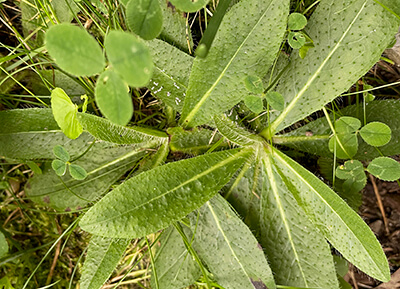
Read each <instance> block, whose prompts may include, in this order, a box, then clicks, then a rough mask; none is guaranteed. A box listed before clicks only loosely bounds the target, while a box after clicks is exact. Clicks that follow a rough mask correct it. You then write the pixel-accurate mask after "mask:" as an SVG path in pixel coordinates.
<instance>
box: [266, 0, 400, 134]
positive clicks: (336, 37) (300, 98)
mask: <svg viewBox="0 0 400 289" xmlns="http://www.w3.org/2000/svg"><path fill="white" fill-rule="evenodd" d="M398 27H399V22H398V20H397V19H396V17H395V16H394V15H392V14H391V13H389V12H388V11H386V10H385V9H384V8H382V7H381V6H380V5H379V4H377V3H375V1H373V0H328V1H322V2H321V3H320V4H319V5H318V7H317V9H316V11H315V12H314V13H313V15H312V16H311V18H310V19H309V22H308V24H307V33H308V35H309V36H310V38H311V39H312V40H313V41H314V46H315V47H314V48H312V49H310V50H309V51H308V53H307V56H306V57H305V58H304V59H301V57H300V56H299V55H297V54H293V55H292V56H291V63H290V65H289V68H288V69H287V70H286V73H285V74H284V75H283V76H282V77H281V79H280V82H279V85H278V87H277V91H278V92H280V93H281V94H282V95H283V96H285V101H286V107H285V109H284V110H283V112H282V113H281V114H279V116H277V117H276V119H275V120H274V121H273V123H272V124H271V130H272V132H278V131H280V130H282V129H284V128H286V127H288V126H290V125H291V124H293V123H295V122H297V121H299V120H301V119H303V118H304V117H306V116H308V115H309V114H311V113H313V112H314V111H317V110H319V109H321V108H322V107H323V106H324V105H325V104H326V103H328V102H330V101H332V100H333V99H334V98H335V97H337V96H338V95H339V94H340V93H342V92H344V91H345V90H347V89H348V88H349V87H350V86H351V85H352V84H353V83H355V82H356V81H357V80H358V79H359V78H360V77H361V76H362V75H364V74H365V73H366V72H367V71H368V70H369V69H370V67H371V66H372V65H373V64H374V63H375V62H377V61H378V60H379V57H380V56H381V53H382V51H383V50H384V49H385V48H386V47H387V46H388V45H389V43H390V42H391V41H392V39H393V36H394V35H395V33H396V32H397V30H398Z"/></svg>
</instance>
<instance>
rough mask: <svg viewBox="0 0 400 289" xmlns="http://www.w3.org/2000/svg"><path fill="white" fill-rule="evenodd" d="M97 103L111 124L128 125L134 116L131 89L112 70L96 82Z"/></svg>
mask: <svg viewBox="0 0 400 289" xmlns="http://www.w3.org/2000/svg"><path fill="white" fill-rule="evenodd" d="M95 96H96V103H97V105H98V106H99V108H100V111H101V113H102V114H103V115H104V116H106V117H107V118H108V119H109V120H111V122H113V123H115V124H119V125H126V124H127V123H128V122H129V121H130V120H131V118H132V115H133V104H132V99H131V96H130V94H129V87H128V85H127V84H126V83H125V81H123V80H122V78H121V77H120V76H119V75H118V74H117V73H115V72H114V71H112V70H106V71H104V72H103V73H102V74H101V75H100V76H99V78H98V80H97V82H96V89H95Z"/></svg>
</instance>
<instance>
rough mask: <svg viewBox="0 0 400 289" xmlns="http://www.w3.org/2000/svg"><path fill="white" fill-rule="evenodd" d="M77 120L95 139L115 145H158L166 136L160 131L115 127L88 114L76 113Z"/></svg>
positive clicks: (105, 120)
mask: <svg viewBox="0 0 400 289" xmlns="http://www.w3.org/2000/svg"><path fill="white" fill-rule="evenodd" d="M78 120H79V122H80V123H81V124H82V126H83V128H84V129H85V130H86V131H87V132H89V133H90V134H91V135H93V136H94V137H95V138H97V139H101V140H103V141H107V142H111V143H116V144H142V145H143V144H145V143H150V142H154V143H160V142H162V141H165V140H166V139H167V138H168V136H167V135H166V134H165V133H164V132H161V131H158V130H154V129H149V128H142V127H125V126H122V125H117V124H114V123H112V122H110V121H109V120H107V119H105V118H101V117H98V116H95V115H91V114H88V113H78Z"/></svg>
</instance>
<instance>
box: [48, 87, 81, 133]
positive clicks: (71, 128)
mask: <svg viewBox="0 0 400 289" xmlns="http://www.w3.org/2000/svg"><path fill="white" fill-rule="evenodd" d="M51 109H52V111H53V115H54V119H55V120H56V122H57V124H58V126H59V127H60V128H61V130H62V131H63V133H64V134H65V135H66V136H67V137H69V138H71V139H76V138H77V137H78V136H79V135H80V134H81V133H82V131H83V129H82V126H81V124H80V123H79V121H78V120H77V119H76V113H77V111H78V107H77V106H76V105H75V104H73V103H72V101H71V99H70V98H69V96H68V95H67V94H66V93H65V92H64V90H62V89H61V88H55V89H53V91H52V92H51Z"/></svg>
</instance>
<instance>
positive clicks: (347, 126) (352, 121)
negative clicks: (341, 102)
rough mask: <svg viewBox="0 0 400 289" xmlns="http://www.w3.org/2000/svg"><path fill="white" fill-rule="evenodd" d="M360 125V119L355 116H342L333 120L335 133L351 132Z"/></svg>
mask: <svg viewBox="0 0 400 289" xmlns="http://www.w3.org/2000/svg"><path fill="white" fill-rule="evenodd" d="M360 127H361V121H360V120H359V119H357V118H355V117H350V116H342V117H341V118H339V119H338V120H336V121H335V130H336V133H337V134H346V133H353V132H356V131H357V130H358V129H359V128H360Z"/></svg>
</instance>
